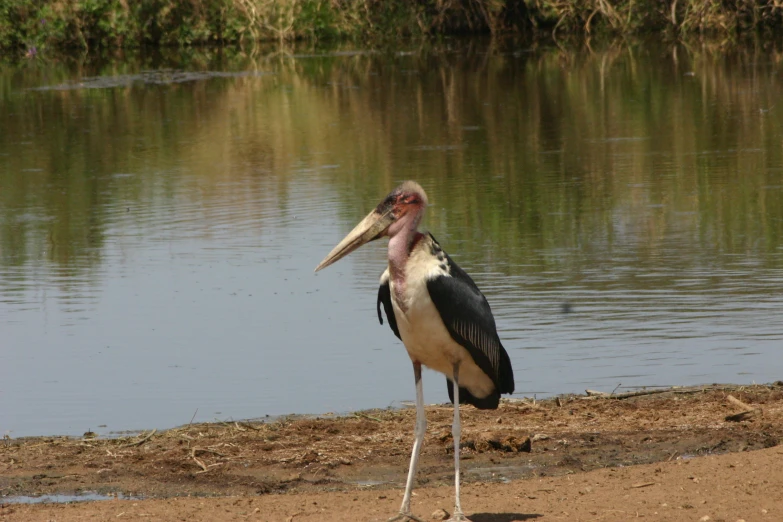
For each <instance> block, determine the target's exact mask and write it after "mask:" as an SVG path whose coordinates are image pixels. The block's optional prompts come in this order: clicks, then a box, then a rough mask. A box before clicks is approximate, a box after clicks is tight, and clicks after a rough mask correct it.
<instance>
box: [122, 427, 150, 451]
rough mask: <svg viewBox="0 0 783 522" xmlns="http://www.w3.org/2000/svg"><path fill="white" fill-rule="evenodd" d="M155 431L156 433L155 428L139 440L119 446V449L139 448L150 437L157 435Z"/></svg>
mask: <svg viewBox="0 0 783 522" xmlns="http://www.w3.org/2000/svg"><path fill="white" fill-rule="evenodd" d="M157 431H158V429H157V428H155V429H154V430H152V431H151V432H149V433H148V434H147V435H146V436H145V437H144V438H141V439H139V440H136V441H133V442H128V443H127V444H123V445H122V446H120V448H130V447H132V446H141V445H142V444H144V443H145V442H147V441H148V440H150V439H151V438H152V436H153V435H155V433H157Z"/></svg>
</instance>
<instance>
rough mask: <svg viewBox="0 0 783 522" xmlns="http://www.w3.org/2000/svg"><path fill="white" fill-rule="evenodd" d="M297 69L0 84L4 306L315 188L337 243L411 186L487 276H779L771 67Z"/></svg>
mask: <svg viewBox="0 0 783 522" xmlns="http://www.w3.org/2000/svg"><path fill="white" fill-rule="evenodd" d="M303 54H307V56H300V57H296V55H295V54H286V53H283V54H280V53H278V52H274V53H270V54H268V55H255V56H250V55H242V54H235V55H231V56H227V55H225V54H223V53H222V52H219V51H214V52H212V51H205V52H198V53H196V52H194V53H190V54H188V55H187V56H186V57H185V62H186V65H185V66H182V65H181V63H182V61H181V57H174V58H171V57H169V58H162V57H159V56H158V57H153V58H146V59H128V60H122V61H112V60H108V61H103V62H100V61H99V62H96V63H55V64H48V65H47V66H46V67H42V66H41V65H40V64H38V63H36V62H25V63H21V64H14V65H8V64H6V65H3V66H2V68H0V108H1V109H2V113H3V114H4V115H6V116H5V117H4V118H2V119H0V160H1V161H2V165H3V168H2V169H0V264H2V267H3V270H2V273H3V274H4V275H3V277H2V279H4V283H3V284H4V285H7V289H8V288H13V286H14V285H15V284H16V283H15V282H14V281H17V282H18V280H20V279H24V278H25V277H27V276H25V275H24V271H22V270H21V269H22V268H23V267H25V266H38V265H44V266H47V267H49V268H50V269H51V270H53V271H56V272H57V273H58V274H60V275H65V276H76V275H78V274H83V275H86V276H89V275H90V274H91V273H94V272H95V269H96V268H99V267H100V264H101V263H102V255H103V253H104V251H105V249H106V248H107V238H108V237H110V236H111V235H112V234H116V233H118V232H117V230H118V229H123V230H125V231H127V230H136V229H139V227H141V225H140V224H139V223H138V222H136V221H135V220H136V219H137V218H136V216H138V213H137V209H139V208H147V209H155V208H163V207H171V208H181V207H183V206H184V207H188V206H192V205H199V206H200V207H201V208H205V209H219V208H220V207H221V206H225V205H231V206H237V205H240V206H246V207H247V209H248V211H249V212H250V213H253V214H254V215H258V216H260V217H259V219H260V221H261V223H260V226H263V209H261V208H258V207H259V206H260V205H267V204H268V201H269V200H268V199H264V198H263V197H262V195H263V194H268V193H270V192H271V193H273V194H274V201H277V204H278V205H280V206H281V207H287V206H289V205H291V204H292V200H291V194H290V184H291V182H292V181H293V180H296V179H297V177H299V176H301V175H303V174H302V173H303V172H310V171H312V170H313V169H321V170H318V172H320V174H319V175H317V176H314V178H313V179H315V182H316V183H318V184H322V186H323V191H324V193H329V194H332V195H333V196H334V201H335V204H336V205H339V212H340V213H341V216H342V218H343V219H344V220H345V222H346V226H349V225H350V224H352V223H353V222H354V221H356V220H357V219H358V218H360V217H361V216H362V215H363V214H364V213H365V212H367V211H368V210H369V208H370V207H371V206H372V205H374V204H375V203H377V200H378V198H379V197H381V196H382V195H384V194H385V193H386V191H387V190H389V189H390V188H391V187H393V186H394V185H395V184H396V183H397V182H398V181H400V180H402V179H405V178H415V179H417V180H418V181H420V182H421V183H422V184H423V185H424V186H425V188H426V189H427V190H428V192H429V193H430V195H431V200H432V203H433V205H432V208H431V209H430V212H429V215H428V219H427V223H426V225H427V226H428V227H429V228H430V229H431V230H432V231H433V233H435V234H436V236H438V237H439V239H441V241H442V242H443V243H444V244H447V245H449V249H450V250H452V251H454V252H455V253H459V259H460V260H461V262H465V263H466V264H472V265H484V266H486V269H487V270H494V271H499V272H502V273H507V274H524V273H540V272H541V271H545V270H552V269H568V268H574V269H580V267H581V268H584V267H588V266H591V265H595V264H597V263H601V262H602V260H605V259H609V258H611V257H613V256H619V255H622V256H629V257H632V258H633V259H634V261H633V262H634V263H640V264H645V263H652V264H661V263H663V264H666V265H667V266H670V267H672V266H682V267H693V266H697V267H708V266H710V265H711V264H713V263H716V262H718V261H716V256H719V255H721V254H738V255H742V256H748V257H751V258H752V259H753V260H754V261H755V262H758V263H760V264H762V265H765V266H768V267H780V266H781V265H783V262H781V258H782V257H783V256H781V249H783V245H782V244H781V237H782V236H781V229H782V228H783V188H781V186H782V185H783V158H781V155H782V154H783V147H782V145H783V143H782V142H783V128H782V127H783V107H779V106H777V105H776V104H777V103H778V101H779V93H780V92H781V87H782V86H781V78H782V77H783V76H781V74H780V63H781V57H783V54H781V53H780V52H777V51H763V52H762V51H760V50H754V49H748V50H744V51H737V52H732V53H722V52H718V51H716V52H712V51H710V50H709V49H708V48H702V49H698V50H694V49H688V48H684V47H666V48H659V47H644V46H629V47H610V48H607V49H605V50H602V51H595V50H593V51H591V52H568V51H564V50H560V49H531V50H528V49H518V50H498V49H489V50H488V49H486V48H484V47H481V46H475V47H472V46H470V45H469V46H467V47H466V48H465V49H463V50H461V51H460V52H434V51H424V52H417V53H412V54H407V53H400V54H378V53H370V52H334V53H328V54H320V55H319V54H317V53H310V52H307V53H303ZM151 70H158V71H160V70H163V72H162V73H161V72H157V73H150V72H149V71H151ZM183 71H185V72H186V73H188V74H191V76H188V74H185V72H183ZM215 72H219V73H221V74H212V73H215ZM196 73H199V74H196ZM205 73H209V74H205ZM118 77H119V78H120V79H121V80H122V81H119V82H118V81H117V78H118ZM41 87H46V88H45V89H41ZM323 167H330V168H323ZM310 175H311V176H312V174H310ZM335 195H340V197H339V198H338V197H336V196H335ZM211 217H212V215H211V214H210V212H209V211H208V210H205V211H204V212H203V214H202V215H201V219H200V220H198V221H195V222H193V223H191V226H192V227H195V228H197V229H200V230H201V232H202V233H203V235H204V236H205V237H207V236H208V233H209V232H208V230H209V221H210V219H211ZM142 228H143V227H142ZM112 231H113V232H112ZM446 238H447V239H448V241H445V239H446ZM674 251H676V253H673V252H674ZM319 255H320V253H319ZM316 257H317V256H316ZM662 259H664V260H663V261H662ZM14 269H17V270H14Z"/></svg>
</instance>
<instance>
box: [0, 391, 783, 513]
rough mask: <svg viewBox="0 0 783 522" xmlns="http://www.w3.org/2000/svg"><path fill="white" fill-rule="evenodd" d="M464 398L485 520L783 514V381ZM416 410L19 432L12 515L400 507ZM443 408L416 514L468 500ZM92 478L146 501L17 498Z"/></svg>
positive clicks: (11, 458) (81, 489) (468, 484)
mask: <svg viewBox="0 0 783 522" xmlns="http://www.w3.org/2000/svg"><path fill="white" fill-rule="evenodd" d="M462 412H463V437H462V438H463V444H462V447H463V449H462V457H463V483H464V484H465V486H464V488H463V497H462V505H463V508H464V509H465V511H466V513H467V514H468V516H470V517H471V519H472V520H473V522H512V521H517V520H519V521H521V520H534V519H536V520H542V521H546V520H569V521H570V520H573V521H577V520H602V521H603V520H618V521H620V520H629V519H632V518H644V519H646V520H662V521H664V520H665V521H679V520H683V521H685V520H688V521H691V520H692V521H719V520H723V521H729V522H736V521H738V520H745V521H747V522H750V521H754V520H760V521H761V520H763V521H775V522H779V521H781V520H783V447H780V446H778V444H779V443H780V441H781V439H782V438H783V422H782V421H783V382H778V383H776V384H773V385H767V386H748V387H738V386H712V387H705V388H699V389H694V388H687V389H686V388H682V389H673V390H668V391H666V392H663V393H655V394H648V395H641V396H635V397H622V396H620V397H587V396H570V397H559V398H557V399H551V400H547V401H542V402H537V403H534V402H532V401H518V400H517V401H507V402H503V403H502V404H501V407H500V409H499V410H496V411H478V410H475V409H473V408H471V407H463V409H462ZM743 412H745V413H743ZM413 413H414V412H413V410H412V409H404V410H377V411H367V412H358V413H355V414H353V415H350V416H340V417H337V416H321V417H317V418H313V417H307V418H304V417H289V418H283V419H277V420H275V421H273V422H226V423H219V424H198V425H188V426H183V427H180V428H176V429H171V430H167V431H149V432H145V433H142V434H139V435H137V436H134V437H125V438H115V439H97V438H92V437H90V436H89V434H86V436H85V437H83V438H78V439H75V438H52V437H37V438H25V439H6V440H5V441H3V442H2V443H0V519H2V520H3V521H6V520H8V521H12V520H13V521H15V520H20V521H21V520H24V521H27V520H47V521H48V520H57V521H66V522H67V521H75V520H204V521H208V520H209V521H211V520H270V521H281V522H283V521H285V522H303V521H324V522H328V521H338V520H339V521H344V520H373V521H375V520H378V521H382V520H386V519H387V518H388V517H389V516H391V515H393V514H395V513H396V511H397V509H398V508H399V503H400V501H401V498H402V487H403V483H404V480H405V473H406V470H407V466H408V459H409V454H410V447H411V443H412V436H413V434H412V432H413V424H414V415H413ZM738 414H740V415H738ZM427 418H428V421H429V426H428V431H427V438H426V440H425V443H424V449H423V452H422V460H421V463H420V468H419V473H418V477H417V489H415V490H414V492H415V496H414V497H413V511H414V513H415V514H417V515H418V516H420V517H422V518H424V519H426V520H430V519H433V518H432V517H433V513H434V512H435V511H436V510H438V509H444V510H446V511H448V512H451V511H452V508H453V485H452V483H453V454H452V439H451V419H452V410H451V407H450V405H449V406H430V407H428V408H427ZM87 492H90V493H98V494H105V495H115V496H119V497H124V498H128V497H129V498H130V499H114V500H108V501H96V502H78V503H71V504H20V503H15V502H13V500H14V498H15V497H17V498H18V497H19V496H38V495H45V494H65V495H74V494H83V493H87Z"/></svg>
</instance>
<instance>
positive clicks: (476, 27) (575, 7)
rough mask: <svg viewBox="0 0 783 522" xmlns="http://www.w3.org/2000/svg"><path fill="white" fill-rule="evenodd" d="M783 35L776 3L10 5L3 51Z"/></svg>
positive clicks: (278, 0) (15, 1)
mask: <svg viewBox="0 0 783 522" xmlns="http://www.w3.org/2000/svg"><path fill="white" fill-rule="evenodd" d="M781 27H783V5H779V2H776V1H775V0H184V1H181V2H178V1H174V0H134V1H129V0H3V1H2V2H0V49H5V50H12V49H17V50H18V49H22V50H28V51H30V52H34V50H40V49H42V48H45V47H63V48H82V49H89V48H96V47H103V48H106V47H137V46H142V45H175V46H186V45H194V44H210V43H246V42H253V41H258V40H293V39H328V38H358V39H382V38H388V37H397V36H424V35H436V36H437V35H445V34H456V33H505V32H516V33H541V34H555V35H556V36H563V35H566V34H579V33H589V34H593V33H612V34H625V35H629V34H640V33H649V32H661V31H663V32H666V33H668V34H670V35H672V36H683V35H698V34H704V33H712V34H714V35H719V36H723V37H733V36H737V35H739V34H741V33H747V32H762V33H763V32H767V33H770V34H771V33H772V32H773V31H775V30H776V29H779V28H781Z"/></svg>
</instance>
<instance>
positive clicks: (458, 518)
mask: <svg viewBox="0 0 783 522" xmlns="http://www.w3.org/2000/svg"><path fill="white" fill-rule="evenodd" d="M452 384H453V388H454V424H452V426H451V435H452V437H453V438H454V497H455V500H454V514H453V515H451V518H450V519H448V521H447V522H470V520H469V519H468V518H467V517H466V516H465V514H464V513H463V512H462V506H460V504H459V439H460V435H461V434H462V427H461V426H460V423H459V363H457V364H455V365H454V379H453V381H452Z"/></svg>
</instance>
